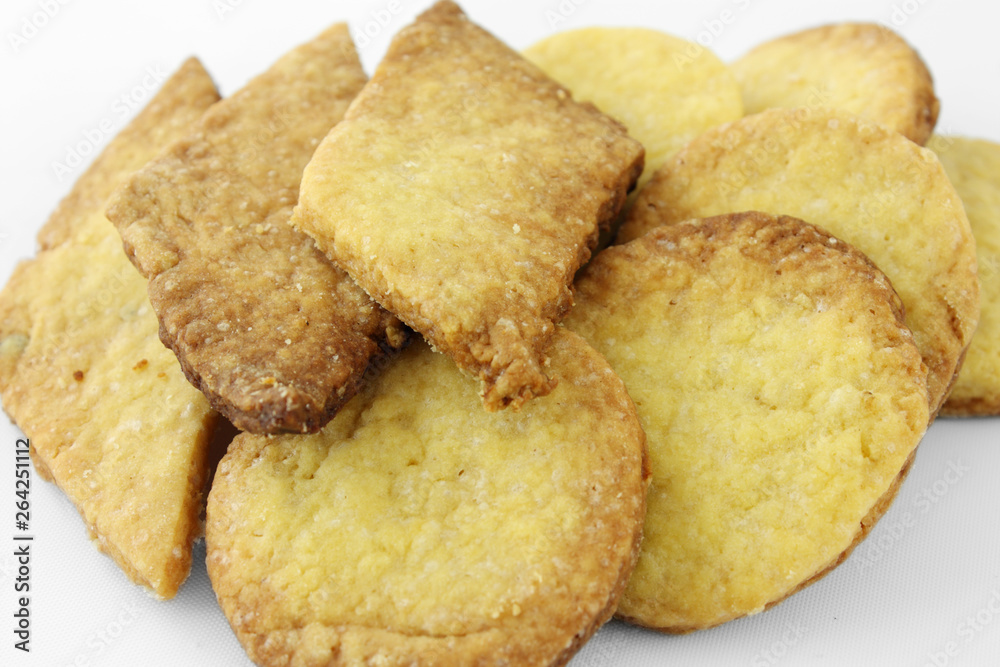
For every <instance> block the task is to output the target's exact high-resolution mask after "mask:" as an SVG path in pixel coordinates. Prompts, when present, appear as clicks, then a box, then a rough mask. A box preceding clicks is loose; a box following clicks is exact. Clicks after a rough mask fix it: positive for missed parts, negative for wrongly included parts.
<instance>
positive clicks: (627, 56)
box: [524, 28, 743, 187]
mask: <svg viewBox="0 0 1000 667" xmlns="http://www.w3.org/2000/svg"><path fill="white" fill-rule="evenodd" d="M524 57H525V58H527V59H528V60H530V61H531V62H533V63H535V64H536V65H538V66H539V67H541V68H542V69H543V70H545V73H546V74H548V75H549V76H551V77H552V78H553V79H555V80H556V81H558V82H559V83H561V84H563V85H565V86H566V87H567V88H569V89H570V90H571V91H572V92H573V97H574V98H576V99H578V100H581V101H588V102H593V103H594V104H595V105H596V106H597V108H599V109H600V110H601V111H603V112H604V113H606V114H608V115H609V116H611V117H613V118H615V119H617V120H619V121H621V122H622V124H623V125H625V127H626V128H627V129H628V133H629V135H631V136H633V137H635V138H636V139H637V140H638V141H639V142H640V143H641V144H642V145H643V147H644V148H645V149H646V167H645V169H644V170H643V173H642V177H641V178H640V179H639V187H642V185H644V184H645V183H646V181H648V180H649V178H650V177H651V176H652V175H653V172H655V171H656V170H657V169H658V168H659V167H660V165H661V164H663V162H664V161H665V160H666V159H667V158H668V157H670V156H671V155H673V154H674V153H676V152H677V151H678V150H679V149H680V148H681V147H682V146H683V145H684V144H686V143H687V142H689V141H690V140H692V139H694V138H695V137H696V136H698V135H699V134H701V133H702V132H704V131H705V130H707V129H708V128H710V127H713V126H715V125H721V124H722V123H728V122H729V121H733V120H736V119H738V118H741V117H742V116H743V100H742V98H741V96H740V87H739V84H738V83H737V82H736V77H734V76H733V73H732V71H730V69H729V68H728V67H727V66H726V65H725V64H724V63H723V62H722V61H721V60H719V59H718V58H717V57H716V56H715V54H713V53H712V52H711V51H709V50H708V49H706V48H705V47H703V46H701V45H699V44H695V43H693V42H689V41H687V40H685V39H680V38H679V37H674V36H672V35H668V34H666V33H663V32H660V31H658V30H650V29H648V28H580V29H577V30H567V31H566V32H561V33H557V34H555V35H552V36H550V37H546V38H545V39H543V40H541V41H540V42H537V43H536V44H534V45H532V46H531V47H529V48H528V49H526V50H525V51H524ZM597 64H599V66H597Z"/></svg>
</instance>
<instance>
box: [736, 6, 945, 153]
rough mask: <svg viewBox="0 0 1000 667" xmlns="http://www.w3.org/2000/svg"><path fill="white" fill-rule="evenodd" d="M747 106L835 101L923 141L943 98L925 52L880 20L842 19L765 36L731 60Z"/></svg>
mask: <svg viewBox="0 0 1000 667" xmlns="http://www.w3.org/2000/svg"><path fill="white" fill-rule="evenodd" d="M732 68H733V72H734V73H735V74H736V78H737V79H738V80H739V84H740V87H741V89H742V91H743V104H744V105H745V107H746V112H747V113H748V114H755V113H758V112H760V111H763V110H765V109H770V108H773V107H785V108H793V107H832V108H835V109H843V110H844V111H848V112H850V113H853V114H856V115H859V116H863V117H864V118H867V119H869V120H872V121H875V122H876V123H880V124H881V125H884V126H885V127H887V128H889V129H891V130H895V131H896V132H900V133H902V134H903V135H904V136H905V137H907V138H908V139H910V140H912V141H914V142H916V143H918V144H921V145H922V144H923V143H924V142H926V141H927V139H928V137H930V135H931V132H932V131H933V130H934V125H935V124H936V123H937V117H938V111H939V110H940V104H939V102H938V99H937V97H936V96H935V95H934V82H933V80H932V79H931V75H930V72H929V71H928V70H927V66H926V65H925V64H924V61H923V60H921V58H920V55H919V54H918V53H917V52H916V51H914V50H913V48H912V47H911V46H910V45H909V44H907V43H906V40H904V39H903V38H902V37H900V36H899V35H897V34H896V33H895V32H893V31H892V30H890V29H888V28H887V27H885V26H882V25H877V24H874V23H838V24H833V25H824V26H820V27H818V28H811V29H809V30H803V31H802V32H797V33H794V34H791V35H785V36H784V37H779V38H777V39H773V40H771V41H769V42H765V43H763V44H761V45H760V46H758V47H756V48H755V49H753V50H752V51H750V52H749V53H747V54H746V55H744V56H743V57H742V58H740V59H739V60H737V61H736V62H734V63H733V64H732Z"/></svg>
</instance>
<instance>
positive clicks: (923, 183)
mask: <svg viewBox="0 0 1000 667" xmlns="http://www.w3.org/2000/svg"><path fill="white" fill-rule="evenodd" d="M747 210H758V211H765V212H768V213H771V214H774V215H792V216H795V217H798V218H801V219H803V220H807V221H808V222H810V223H813V224H815V225H817V226H819V227H822V228H823V229H825V230H827V231H828V232H830V233H832V234H834V235H835V236H837V237H838V238H840V239H842V240H844V241H847V242H848V243H850V244H852V245H854V246H855V247H857V248H858V249H859V250H861V251H862V252H864V253H865V254H866V255H867V256H868V257H869V258H871V260H872V261H874V262H875V264H876V265H877V266H878V267H879V269H881V270H882V271H883V272H884V273H885V274H886V275H887V276H889V279H890V280H891V281H892V285H893V287H894V288H895V289H896V291H897V292H898V293H899V295H900V297H902V299H903V304H904V305H905V311H906V323H907V325H908V326H909V327H910V329H912V330H913V334H914V337H915V338H916V341H917V345H918V347H919V348H920V351H921V354H922V355H923V357H924V362H925V363H926V364H927V367H928V389H929V392H930V400H931V414H932V415H933V414H937V411H938V409H939V408H940V406H941V404H942V402H943V401H944V398H945V396H947V394H948V391H949V389H950V387H951V385H952V383H953V382H954V378H955V375H956V373H957V372H958V369H959V366H960V364H961V361H962V357H963V354H964V353H965V350H966V348H967V347H968V345H969V342H970V340H971V338H972V334H973V332H974V331H975V328H976V322H977V321H978V317H979V285H978V280H977V278H976V246H975V240H974V238H973V236H972V231H971V229H970V227H969V221H968V218H967V217H966V215H965V211H964V209H963V207H962V202H961V200H960V199H959V197H958V194H957V193H956V192H955V188H954V187H953V186H952V184H951V183H950V182H949V180H948V177H947V175H946V174H945V172H944V169H943V168H942V167H941V163H940V162H939V161H938V160H937V158H936V157H935V156H934V154H933V153H932V152H931V151H929V150H927V149H924V148H921V147H919V146H917V145H916V144H914V143H913V142H911V141H909V140H907V139H905V138H904V137H903V136H902V135H900V134H898V133H896V132H891V131H889V130H886V129H885V128H883V127H881V126H878V125H876V124H874V123H872V122H870V121H865V120H863V119H861V118H858V117H855V116H851V115H850V114H848V113H846V112H843V111H839V110H837V111H835V110H829V109H806V108H799V109H772V110H769V111H764V112H761V113H759V114H756V115H753V116H747V117H746V118H744V119H742V120H739V121H737V122H735V123H731V124H729V125H725V126H722V127H719V128H715V129H713V130H709V131H708V132H706V133H705V134H703V135H702V136H700V137H699V138H697V139H695V140H694V141H692V142H691V143H690V144H688V145H687V146H686V147H685V148H684V149H683V150H681V151H680V152H679V153H678V154H677V155H676V156H675V157H674V158H673V159H671V160H670V161H668V162H667V163H666V164H665V165H664V166H663V167H662V168H661V169H660V171H659V172H657V174H656V176H654V178H653V180H652V181H650V183H649V185H648V186H646V187H645V188H644V189H643V191H642V192H641V193H640V194H639V197H638V198H637V200H636V205H635V206H634V207H633V208H632V210H631V211H630V214H629V218H628V219H627V220H626V221H625V224H624V225H623V226H622V229H621V232H620V233H619V239H620V240H629V239H633V238H636V237H637V236H639V235H641V234H642V233H643V232H645V231H647V230H649V229H652V228H653V227H656V226H658V225H661V224H673V223H676V222H680V221H682V220H689V219H692V218H699V217H705V216H711V215H719V214H723V213H730V212H734V211H747Z"/></svg>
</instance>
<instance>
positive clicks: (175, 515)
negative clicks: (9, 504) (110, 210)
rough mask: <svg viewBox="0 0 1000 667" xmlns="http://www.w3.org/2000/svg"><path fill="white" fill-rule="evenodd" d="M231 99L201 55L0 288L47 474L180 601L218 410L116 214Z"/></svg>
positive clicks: (18, 391) (157, 588) (11, 370)
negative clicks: (162, 317) (166, 340)
mask: <svg viewBox="0 0 1000 667" xmlns="http://www.w3.org/2000/svg"><path fill="white" fill-rule="evenodd" d="M217 100H218V94H217V93H216V91H215V87H214V85H213V84H212V80H211V78H209V76H208V74H207V73H206V72H205V70H204V69H202V67H201V65H200V64H199V63H198V62H197V61H195V60H193V59H192V60H190V61H188V62H187V63H185V64H184V66H183V67H182V68H181V69H180V70H179V71H178V72H177V73H176V74H174V76H173V77H171V78H170V79H169V80H168V81H167V82H166V83H164V84H163V89H162V90H161V91H160V92H159V93H158V94H157V95H156V97H154V98H153V100H152V101H151V102H150V103H149V105H148V106H147V107H146V108H145V109H144V110H143V111H142V112H141V113H140V114H139V115H138V116H137V117H136V119H135V120H134V121H133V122H132V123H131V124H130V125H129V126H128V127H127V128H126V129H125V130H123V131H122V133H121V134H120V135H118V137H116V138H115V139H114V140H113V141H112V142H111V144H110V145H109V146H108V147H107V148H106V149H105V150H104V152H103V153H102V154H101V156H100V157H98V158H97V160H95V162H94V164H93V166H92V167H91V168H90V169H89V170H88V171H87V172H86V173H84V175H83V176H81V177H80V180H79V181H77V183H76V185H75V186H74V188H73V190H72V192H71V193H70V194H69V195H68V196H67V197H66V199H65V200H64V201H63V203H62V204H60V206H59V208H58V209H57V211H56V212H55V213H54V214H53V216H52V218H51V220H50V221H49V223H48V224H47V225H46V226H45V228H43V229H42V231H41V233H40V235H39V240H40V243H41V244H42V248H43V250H42V251H41V252H40V253H39V254H38V256H37V257H36V258H34V259H32V260H29V261H26V262H23V263H21V264H19V265H18V267H17V269H16V270H15V271H14V274H13V276H12V277H11V279H10V282H9V283H8V284H7V286H6V287H5V288H4V290H3V292H2V293H0V394H2V396H3V407H4V409H5V410H6V411H7V414H9V415H10V416H11V418H12V419H13V420H14V422H15V423H16V424H17V425H18V426H19V427H20V428H21V429H22V430H23V431H24V433H25V434H26V435H27V436H28V438H29V439H30V441H31V448H32V459H33V461H34V463H35V466H36V467H37V469H38V472H39V473H40V474H41V475H42V476H43V477H44V478H45V479H48V480H50V481H54V482H55V483H56V484H57V485H58V486H59V488H61V489H62V490H63V491H64V492H65V493H66V495H67V496H68V497H69V499H70V500H71V501H72V502H73V504H74V505H76V507H77V509H78V510H79V511H80V514H81V515H83V519H84V521H85V522H86V524H87V528H88V529H89V531H90V532H91V534H92V535H93V537H94V539H95V541H96V543H97V546H98V547H99V548H100V549H101V550H102V551H104V552H106V553H108V554H109V555H110V556H111V557H112V558H114V560H115V562H117V563H118V565H119V566H121V568H122V569H123V570H124V571H125V573H126V574H127V575H128V576H129V578H131V579H132V580H133V581H135V582H136V583H139V584H142V585H143V586H146V587H147V588H149V589H150V590H151V591H152V592H153V593H154V594H155V595H157V596H158V597H163V598H169V597H173V595H174V594H175V593H176V592H177V589H178V587H179V586H180V585H181V583H182V582H183V581H184V579H185V578H186V577H187V575H188V571H189V570H190V567H191V544H192V542H193V540H194V539H195V537H197V536H198V534H199V533H200V524H199V521H198V514H199V511H200V509H201V499H202V486H203V483H204V480H205V475H206V472H207V471H206V463H205V460H206V448H207V445H208V441H209V439H210V437H211V432H212V426H213V424H214V421H215V417H216V415H215V413H214V412H212V411H211V409H210V408H209V406H208V402H207V401H206V400H205V397H204V396H202V395H201V393H200V392H198V391H197V390H196V389H194V388H193V387H192V386H191V385H190V384H188V382H187V380H185V379H184V375H183V373H181V369H180V366H178V364H177V359H176V358H174V355H173V354H171V353H170V351H169V350H167V349H166V348H164V347H163V344H162V343H160V339H159V338H158V336H157V330H158V324H157V321H156V315H155V314H154V313H153V310H152V308H151V307H150V305H149V300H148V298H147V296H146V281H145V280H143V278H142V276H140V275H139V274H138V273H137V272H136V270H135V268H134V267H133V266H132V265H131V264H130V263H129V261H128V258H127V257H126V256H125V253H124V252H123V251H122V246H121V239H120V238H119V237H118V234H117V232H115V228H114V227H113V226H112V225H111V223H110V222H109V221H108V220H107V218H105V217H104V213H103V209H104V200H105V199H106V198H107V196H108V195H109V194H110V193H111V191H112V190H113V189H114V188H115V187H116V186H117V185H118V184H120V183H121V182H122V181H123V180H125V178H127V177H128V175H129V174H130V173H131V172H132V171H134V170H135V169H138V168H139V167H141V166H142V165H143V163H144V162H146V161H147V160H149V159H151V158H152V157H153V156H154V155H156V153H157V152H158V151H159V150H162V149H163V148H164V147H165V146H166V145H168V144H169V143H170V142H172V141H174V140H176V139H178V138H179V137H180V136H182V135H183V133H185V132H186V131H187V130H188V128H189V127H190V126H191V124H192V123H193V122H195V121H196V120H197V119H198V117H199V116H200V115H201V114H202V113H203V112H204V110H205V109H207V108H208V107H209V106H210V105H211V104H213V103H215V102H216V101H217Z"/></svg>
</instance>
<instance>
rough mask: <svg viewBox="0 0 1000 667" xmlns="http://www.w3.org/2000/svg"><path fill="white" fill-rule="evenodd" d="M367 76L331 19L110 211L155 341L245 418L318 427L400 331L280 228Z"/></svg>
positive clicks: (273, 425)
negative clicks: (153, 322)
mask: <svg viewBox="0 0 1000 667" xmlns="http://www.w3.org/2000/svg"><path fill="white" fill-rule="evenodd" d="M365 79H366V77H365V74H364V72H363V70H362V69H361V63H360V61H359V60H358V56H357V53H356V52H355V50H354V45H353V44H352V43H351V38H350V35H349V33H348V30H347V26H345V25H344V24H338V25H335V26H333V27H332V28H330V29H328V30H327V31H326V32H324V33H323V34H322V35H320V36H319V37H317V38H316V39H315V40H313V41H312V42H310V43H308V44H305V45H304V46H301V47H299V48H297V49H295V50H293V51H291V52H290V53H289V54H287V55H286V56H284V57H283V58H282V59H280V60H279V61H278V62H277V63H276V64H275V65H274V66H272V68H271V69H270V70H268V71H267V72H265V73H264V74H262V75H261V76H259V77H257V78H256V79H254V80H253V81H251V82H250V83H249V84H247V86H246V87H244V88H243V89H242V90H241V91H239V92H237V93H236V94H235V95H233V96H232V97H231V98H229V99H227V100H225V101H223V102H221V103H219V104H217V105H216V106H214V107H213V108H212V109H211V110H210V111H209V112H208V113H207V114H206V115H205V117H204V118H203V119H202V120H201V122H200V123H199V124H198V125H197V126H196V127H195V128H194V129H193V130H192V131H191V133H190V134H189V135H188V136H187V137H185V138H184V139H183V140H181V141H179V142H178V143H176V144H174V145H173V146H172V147H171V148H170V149H169V150H167V151H166V152H165V153H164V154H162V155H161V156H160V157H158V158H157V159H156V160H154V161H153V162H152V163H150V164H149V165H147V166H146V167H145V168H144V169H142V171H140V172H139V173H137V174H136V175H135V176H133V177H132V178H131V179H130V180H129V182H128V183H127V184H126V185H125V186H124V187H123V188H122V189H121V190H120V191H119V192H118V193H117V195H116V197H115V199H114V200H112V202H111V204H110V206H109V208H108V215H109V217H110V218H111V220H112V221H113V222H115V223H116V225H117V226H118V229H119V231H120V232H121V235H122V239H123V240H124V242H125V248H126V250H127V251H128V253H129V256H130V257H131V258H132V261H133V262H134V263H135V265H136V266H137V267H138V268H139V270H140V271H141V272H142V274H143V275H144V276H146V277H147V278H149V296H150V300H151V302H152V304H153V307H154V308H155V309H156V313H157V316H158V317H159V320H160V336H161V338H162V339H163V342H164V343H165V344H166V345H167V346H168V347H170V348H171V349H172V350H173V351H174V353H175V354H176V355H177V358H178V359H179V360H180V363H181V367H182V368H183V369H184V373H185V374H186V375H187V377H188V379H189V380H190V381H191V383H192V384H194V385H195V386H196V387H198V388H199V389H201V390H202V391H203V392H204V393H205V395H206V396H207V397H208V399H209V401H210V402H211V403H212V406H213V407H215V408H216V409H217V410H219V411H220V412H221V413H222V414H224V415H226V417H228V418H229V419H230V420H231V421H232V422H233V423H234V424H235V425H236V426H237V427H239V428H240V429H242V430H245V431H252V432H255V433H273V432H278V431H296V432H312V431H317V430H319V429H320V428H321V427H322V425H323V424H325V423H326V422H327V421H329V419H330V418H331V417H332V416H333V414H334V413H335V412H336V411H337V409H338V408H339V407H340V406H341V405H342V404H343V403H344V402H345V401H346V400H347V399H348V398H350V397H351V395H352V394H353V393H354V392H355V391H356V390H357V388H358V386H359V385H360V383H361V380H362V377H363V376H364V373H365V370H366V369H367V368H368V366H369V364H370V363H373V362H375V361H377V360H378V359H379V358H380V357H382V356H384V355H386V354H388V353H389V352H390V351H392V350H393V349H394V348H398V347H400V346H401V345H402V344H403V343H404V342H405V340H406V334H405V333H404V328H403V327H402V326H401V325H400V323H399V321H398V320H396V318H394V317H392V316H391V315H389V314H388V313H387V312H386V311H385V310H383V309H382V308H380V307H379V306H378V304H376V303H375V302H374V301H372V300H371V299H370V298H369V297H368V295H367V294H365V292H364V291H363V290H362V289H361V288H360V287H358V286H357V285H356V284H354V282H353V281H352V280H351V279H350V278H349V277H348V276H347V274H346V273H344V272H343V271H342V270H340V269H338V268H336V267H334V266H333V265H332V264H331V263H330V261H329V260H328V259H327V258H326V257H325V256H324V255H323V253H321V252H320V251H319V250H317V249H316V246H315V244H314V243H313V242H312V239H310V238H309V237H308V236H306V235H305V234H303V233H302V232H300V231H298V230H296V229H294V228H292V227H291V226H289V224H288V219H289V217H291V213H292V208H293V207H294V206H295V202H296V201H297V197H298V188H299V181H300V179H301V177H302V170H303V169H304V168H305V165H306V163H307V162H308V161H309V157H310V156H311V155H312V153H313V151H314V150H315V149H316V146H317V144H318V143H319V141H320V139H322V138H323V136H324V135H325V134H326V133H327V132H328V131H329V129H330V128H331V127H332V126H333V125H334V124H336V123H337V121H339V120H340V119H341V117H342V116H343V115H344V112H345V111H346V110H347V105H348V104H349V103H350V101H351V100H352V99H353V98H354V96H355V95H356V94H357V93H358V91H359V90H361V87H362V86H363V85H364V83H365Z"/></svg>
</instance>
